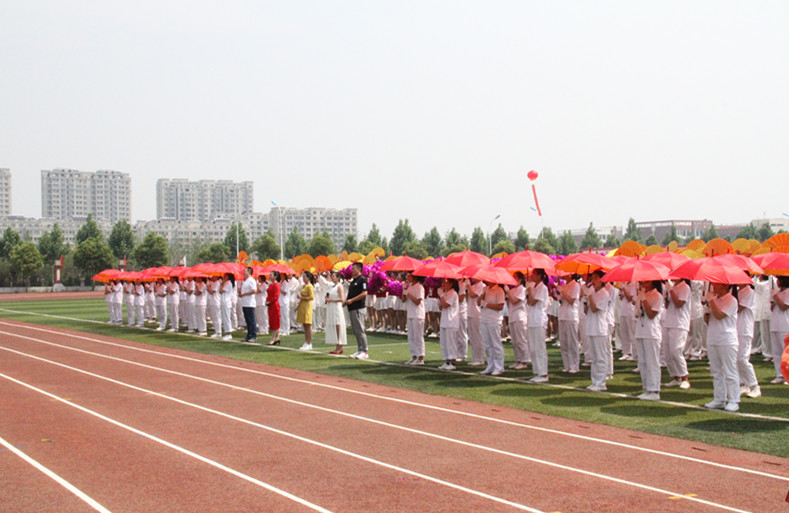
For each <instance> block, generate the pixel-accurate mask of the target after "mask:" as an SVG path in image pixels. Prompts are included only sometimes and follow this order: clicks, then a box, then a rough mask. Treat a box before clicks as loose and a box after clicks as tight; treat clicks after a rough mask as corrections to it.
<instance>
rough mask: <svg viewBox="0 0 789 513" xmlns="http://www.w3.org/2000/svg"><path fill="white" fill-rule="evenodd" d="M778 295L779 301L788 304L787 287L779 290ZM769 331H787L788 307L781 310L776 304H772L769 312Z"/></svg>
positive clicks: (788, 292)
mask: <svg viewBox="0 0 789 513" xmlns="http://www.w3.org/2000/svg"><path fill="white" fill-rule="evenodd" d="M778 295H779V297H780V298H781V301H783V302H784V303H786V304H789V289H784V290H781V291H779V292H778ZM771 297H772V296H771ZM770 331H771V332H776V333H789V308H787V309H786V310H781V308H780V307H779V306H778V305H773V307H772V310H771V314H770Z"/></svg>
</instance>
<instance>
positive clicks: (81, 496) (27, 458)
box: [0, 437, 112, 513]
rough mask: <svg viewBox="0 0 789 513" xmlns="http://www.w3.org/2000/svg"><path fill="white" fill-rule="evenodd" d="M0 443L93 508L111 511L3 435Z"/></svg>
mask: <svg viewBox="0 0 789 513" xmlns="http://www.w3.org/2000/svg"><path fill="white" fill-rule="evenodd" d="M0 445H2V446H4V447H5V448H6V449H8V450H9V451H11V452H13V453H14V454H16V455H17V456H19V457H20V458H22V459H23V460H25V461H26V462H27V463H29V464H30V465H32V466H33V467H35V468H36V470H39V471H40V472H42V473H43V474H44V475H46V476H47V477H49V478H50V479H52V480H53V481H55V482H56V483H57V484H59V485H60V486H62V487H63V488H65V489H66V490H68V491H70V492H71V493H73V494H74V495H76V496H77V497H78V498H79V499H81V500H82V501H83V502H85V503H87V504H88V505H89V506H90V507H91V508H93V509H95V510H96V511H101V512H102V513H112V512H111V511H110V510H108V509H107V508H105V507H104V506H102V505H101V504H99V503H98V502H97V501H96V500H95V499H92V498H91V497H89V496H88V495H87V494H86V493H85V492H83V491H82V490H80V489H79V488H77V487H76V486H74V485H73V484H71V483H69V482H68V481H66V480H65V479H63V478H62V477H60V476H59V475H57V474H55V473H54V472H53V471H51V470H49V469H48V468H47V467H45V466H44V465H42V464H41V463H39V462H37V461H36V460H34V459H33V458H31V457H30V456H28V455H27V454H25V453H24V452H22V451H20V450H19V449H17V448H16V447H14V446H13V445H11V444H10V443H8V442H7V441H6V440H5V439H3V437H0Z"/></svg>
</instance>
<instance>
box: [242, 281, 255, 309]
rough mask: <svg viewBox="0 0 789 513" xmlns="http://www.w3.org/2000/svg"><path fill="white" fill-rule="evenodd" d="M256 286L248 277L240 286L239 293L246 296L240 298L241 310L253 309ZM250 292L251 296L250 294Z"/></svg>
mask: <svg viewBox="0 0 789 513" xmlns="http://www.w3.org/2000/svg"><path fill="white" fill-rule="evenodd" d="M257 289H258V286H257V282H256V281H255V278H253V277H252V276H250V277H249V278H247V279H246V280H244V283H242V284H241V293H242V294H248V295H246V296H241V308H255V294H254V293H255V292H256V291H257ZM250 292H252V294H250Z"/></svg>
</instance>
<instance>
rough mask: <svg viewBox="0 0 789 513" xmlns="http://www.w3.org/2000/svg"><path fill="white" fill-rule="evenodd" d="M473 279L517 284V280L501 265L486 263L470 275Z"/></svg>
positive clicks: (502, 283) (501, 283)
mask: <svg viewBox="0 0 789 513" xmlns="http://www.w3.org/2000/svg"><path fill="white" fill-rule="evenodd" d="M471 277H472V278H474V279H475V280H481V281H486V282H488V283H498V284H499V285H517V284H518V281H517V280H516V279H515V278H514V277H513V276H512V275H511V274H510V273H509V271H507V270H506V269H504V268H503V267H496V266H493V265H486V266H483V267H481V268H480V269H479V270H477V272H475V273H474V274H473V275H472V276H471Z"/></svg>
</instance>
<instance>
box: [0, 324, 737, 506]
mask: <svg viewBox="0 0 789 513" xmlns="http://www.w3.org/2000/svg"><path fill="white" fill-rule="evenodd" d="M0 333H4V332H0ZM14 336H16V337H18V338H22V339H25V340H31V341H34V342H39V343H43V344H47V345H50V346H54V347H58V348H62V349H67V350H71V351H75V352H79V353H82V354H88V355H91V356H96V357H99V358H105V359H109V360H113V361H118V362H121V363H126V364H129V365H134V366H138V367H142V368H145V369H151V370H155V371H158V372H164V373H167V374H172V375H175V376H179V377H184V378H188V379H194V380H197V381H201V382H204V383H209V384H212V385H218V386H222V387H226V388H230V389H232V390H236V391H241V392H247V393H251V394H254V395H258V396H261V397H266V398H269V399H273V400H277V401H283V402H287V403H290V404H294V405H297V406H302V407H306V408H311V409H315V410H319V411H322V412H326V413H332V414H335V415H340V416H344V417H348V418H352V419H354V420H359V421H363V422H369V423H372V424H376V425H380V426H384V427H388V428H392V429H397V430H401V431H405V432H408V433H412V434H417V435H421V436H426V437H429V438H434V439H437V440H441V441H444V442H449V443H453V444H457V445H461V446H465V447H469V448H472V449H478V450H482V451H486V452H491V453H494V454H499V455H502V456H508V457H512V458H516V459H520V460H525V461H530V462H532V463H539V464H544V465H548V466H551V467H555V468H559V469H561V470H569V471H572V472H576V473H581V474H583V475H587V476H591V477H595V478H602V479H605V480H609V481H613V482H616V483H618V484H624V485H627V486H634V487H637V488H642V489H645V490H648V491H652V492H657V493H662V494H667V495H668V496H669V497H671V498H674V497H678V496H680V497H682V498H686V499H688V500H692V501H697V502H701V503H703V504H706V505H711V506H714V507H720V508H723V509H730V510H732V511H739V510H736V509H731V508H729V507H728V506H724V505H721V504H718V503H714V502H709V501H705V500H703V499H696V498H692V497H686V496H684V495H683V494H677V493H675V492H671V491H667V490H663V489H660V488H655V487H652V486H649V485H643V484H641V483H636V482H633V481H627V480H624V479H619V478H616V477H613V476H608V475H605V474H598V473H595V472H591V471H587V470H583V469H579V468H577V467H569V466H566V465H562V464H558V463H554V462H550V461H547V460H541V459H538V458H532V457H529V456H525V455H522V454H517V453H512V452H509V451H505V450H501V449H496V448H493V447H489V446H485V445H480V444H475V443H472V442H466V441H464V440H459V439H456V438H450V437H446V436H443V435H438V434H435V433H430V432H427V431H422V430H419V429H414V428H409V427H406V426H401V425H398V424H392V423H389V422H384V421H379V420H376V419H371V418H367V417H362V416H360V415H355V414H352V413H347V412H343V411H339V410H334V409H331V408H326V407H323V406H318V405H314V404H309V403H304V402H302V401H297V400H294V399H288V398H283V397H280V396H276V395H272V394H267V393H265V392H260V391H257V390H251V389H249V388H245V387H240V386H236V385H231V384H229V383H224V382H221V381H215V380H212V379H208V378H203V377H200V376H194V375H191V374H186V373H183V372H178V371H173V370H170V369H163V368H161V367H155V366H152V365H147V364H144V363H140V362H135V361H131V360H126V359H123V358H118V357H115V356H109V355H104V354H101V353H94V352H91V351H86V350H83V349H78V348H73V347H69V346H63V345H60V344H56V343H53V342H48V341H44V340H38V339H34V338H31V337H27V336H24V335H14ZM0 349H3V350H7V351H10V352H13V353H16V354H19V355H23V356H28V357H30V358H34V359H37V360H41V361H44V362H47V363H52V364H54V365H58V366H62V367H65V368H67V369H69V370H73V371H76V372H80V373H83V374H87V375H89V376H93V377H98V378H100V379H105V380H107V381H110V382H113V383H120V382H117V381H115V380H114V379H112V378H107V377H104V376H101V375H97V374H93V373H91V372H89V371H85V370H82V369H78V368H75V367H71V366H68V365H66V364H62V363H59V362H53V361H50V360H47V359H44V358H40V357H37V356H34V355H29V354H27V353H23V352H20V351H17V350H14V349H7V348H2V347H0ZM124 386H125V385H124ZM130 386H131V387H132V388H135V389H136V387H134V386H133V385H130ZM164 397H167V398H169V396H164ZM179 401H180V400H179ZM190 404H191V403H190Z"/></svg>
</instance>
